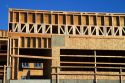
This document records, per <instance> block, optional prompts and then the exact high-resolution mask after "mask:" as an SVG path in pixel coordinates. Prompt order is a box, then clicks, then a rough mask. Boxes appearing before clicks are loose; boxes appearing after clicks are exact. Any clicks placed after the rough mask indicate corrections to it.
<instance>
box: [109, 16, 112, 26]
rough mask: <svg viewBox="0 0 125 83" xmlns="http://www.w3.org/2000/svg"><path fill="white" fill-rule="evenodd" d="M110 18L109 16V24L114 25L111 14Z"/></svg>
mask: <svg viewBox="0 0 125 83" xmlns="http://www.w3.org/2000/svg"><path fill="white" fill-rule="evenodd" d="M108 18H109V26H112V17H111V16H109V17H108Z"/></svg>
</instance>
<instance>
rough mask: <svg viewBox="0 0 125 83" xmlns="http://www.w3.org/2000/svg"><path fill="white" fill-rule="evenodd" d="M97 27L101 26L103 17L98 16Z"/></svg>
mask: <svg viewBox="0 0 125 83" xmlns="http://www.w3.org/2000/svg"><path fill="white" fill-rule="evenodd" d="M97 25H98V26H101V16H98V17H97Z"/></svg>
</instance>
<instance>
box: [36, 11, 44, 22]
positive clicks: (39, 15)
mask: <svg viewBox="0 0 125 83" xmlns="http://www.w3.org/2000/svg"><path fill="white" fill-rule="evenodd" d="M36 23H38V24H41V23H43V14H42V13H37V14H36Z"/></svg>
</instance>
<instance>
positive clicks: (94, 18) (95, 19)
mask: <svg viewBox="0 0 125 83" xmlns="http://www.w3.org/2000/svg"><path fill="white" fill-rule="evenodd" d="M93 22H94V25H97V18H96V16H93Z"/></svg>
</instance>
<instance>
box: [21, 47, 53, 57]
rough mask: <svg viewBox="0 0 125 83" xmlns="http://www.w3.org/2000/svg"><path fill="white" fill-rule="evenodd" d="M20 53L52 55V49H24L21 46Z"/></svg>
mask: <svg viewBox="0 0 125 83" xmlns="http://www.w3.org/2000/svg"><path fill="white" fill-rule="evenodd" d="M19 51H20V55H27V56H28V55H31V56H51V53H52V51H51V49H33V48H32V49H30V48H29V49H23V48H20V49H19Z"/></svg>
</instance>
